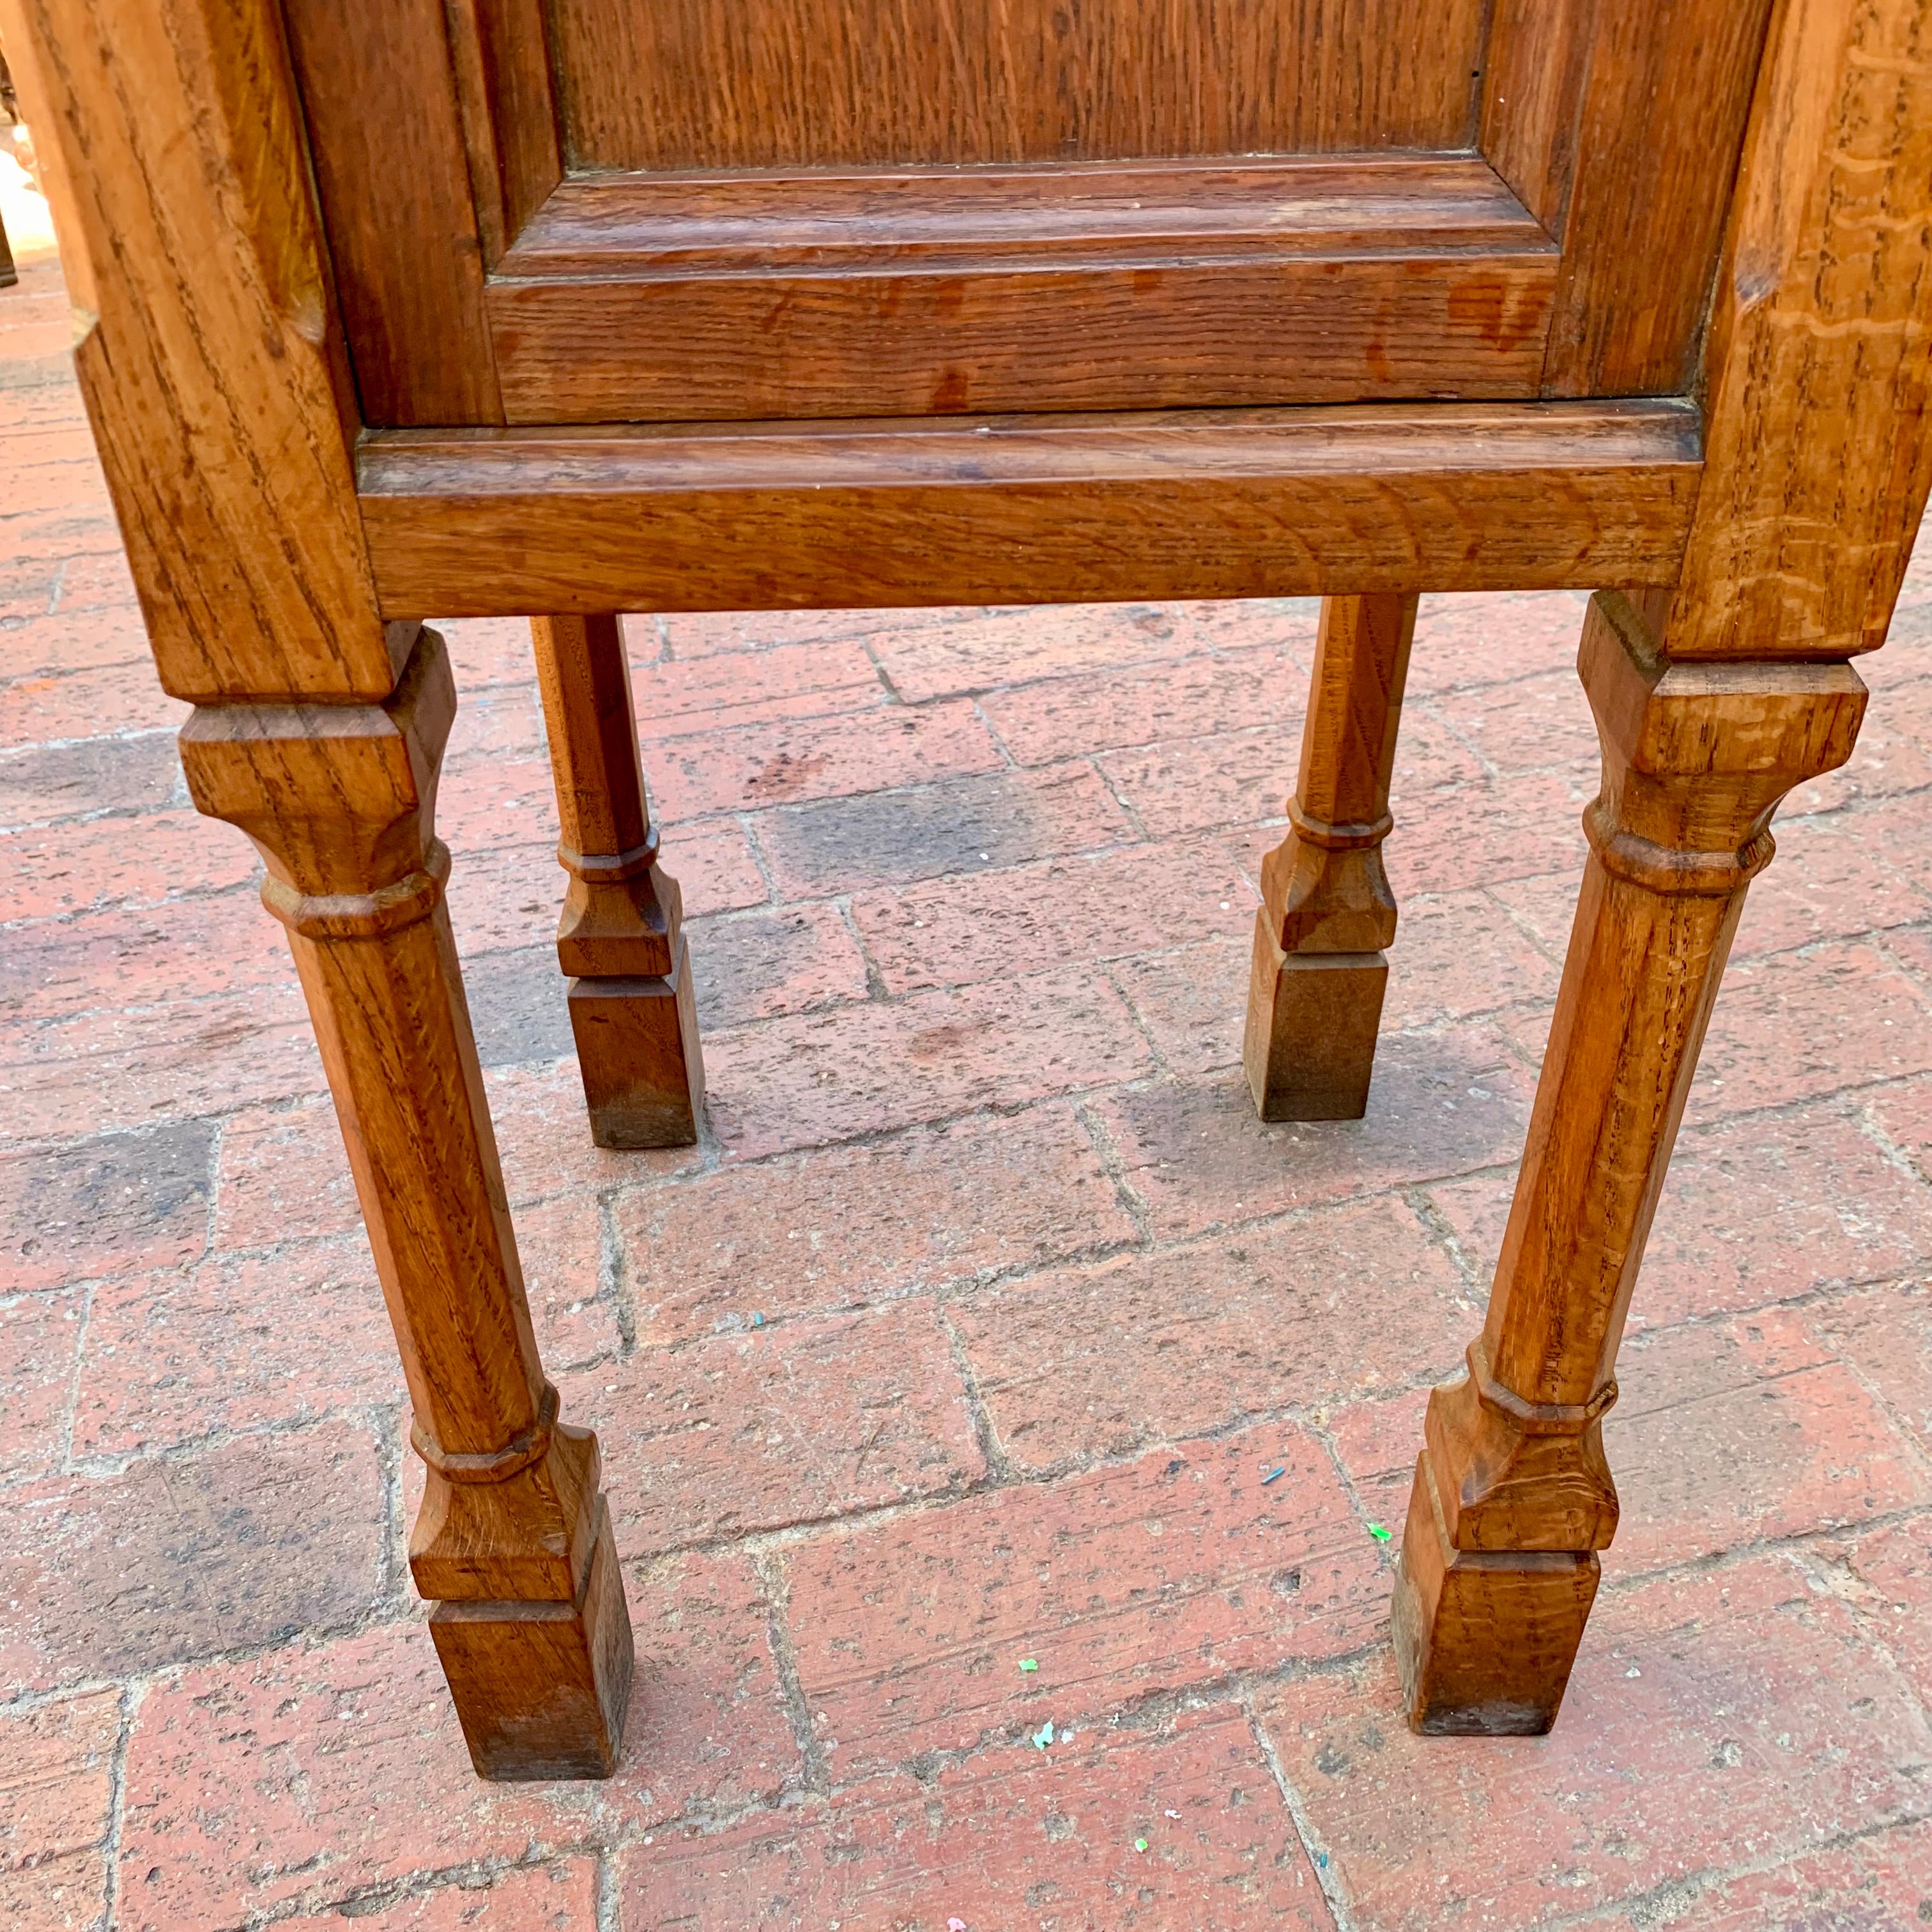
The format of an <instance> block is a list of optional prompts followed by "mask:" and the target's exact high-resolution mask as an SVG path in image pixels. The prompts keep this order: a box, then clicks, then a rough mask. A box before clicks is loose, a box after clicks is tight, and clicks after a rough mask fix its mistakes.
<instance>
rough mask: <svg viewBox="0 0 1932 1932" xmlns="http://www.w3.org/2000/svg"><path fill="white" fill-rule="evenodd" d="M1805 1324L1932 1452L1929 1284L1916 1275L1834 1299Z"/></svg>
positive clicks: (1931, 1284)
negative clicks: (1848, 1365)
mask: <svg viewBox="0 0 1932 1932" xmlns="http://www.w3.org/2000/svg"><path fill="white" fill-rule="evenodd" d="M1806 1323H1807V1325H1808V1327H1809V1328H1811V1330H1812V1331H1813V1332H1814V1334H1817V1335H1818V1336H1819V1337H1820V1338H1821V1339H1822V1340H1823V1341H1824V1342H1825V1343H1826V1344H1827V1345H1828V1346H1829V1347H1830V1348H1831V1349H1832V1351H1833V1352H1835V1354H1836V1355H1838V1356H1839V1357H1840V1358H1841V1360H1843V1361H1846V1362H1847V1363H1849V1364H1850V1365H1851V1367H1852V1368H1853V1369H1854V1370H1856V1371H1857V1373H1858V1374H1859V1375H1860V1376H1861V1377H1862V1378H1863V1379H1864V1381H1865V1382H1866V1383H1867V1385H1869V1386H1870V1388H1873V1390H1875V1391H1876V1393H1877V1394H1878V1397H1879V1400H1881V1401H1882V1402H1883V1403H1885V1406H1886V1407H1887V1409H1888V1410H1889V1411H1890V1412H1891V1414H1892V1415H1894V1416H1895V1417H1896V1418H1897V1419H1898V1421H1899V1422H1900V1424H1901V1425H1902V1426H1903V1427H1904V1428H1906V1429H1907V1430H1910V1431H1911V1433H1912V1435H1913V1436H1915V1437H1916V1438H1917V1439H1918V1442H1919V1445H1920V1446H1921V1448H1926V1449H1928V1450H1932V1282H1928V1281H1927V1280H1926V1279H1925V1277H1924V1274H1919V1275H1918V1276H1916V1277H1914V1278H1913V1279H1912V1280H1906V1281H1898V1282H1887V1283H1884V1284H1882V1286H1878V1287H1876V1288H1867V1289H1858V1290H1856V1291H1855V1292H1852V1293H1851V1294H1849V1295H1834V1296H1833V1297H1832V1299H1831V1300H1830V1301H1827V1302H1825V1303H1823V1304H1821V1305H1820V1307H1817V1309H1815V1310H1813V1311H1811V1313H1809V1314H1808V1316H1807V1317H1806Z"/></svg>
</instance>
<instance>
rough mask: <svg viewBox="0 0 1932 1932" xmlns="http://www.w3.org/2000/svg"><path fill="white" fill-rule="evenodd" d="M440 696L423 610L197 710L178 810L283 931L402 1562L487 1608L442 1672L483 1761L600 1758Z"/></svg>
mask: <svg viewBox="0 0 1932 1932" xmlns="http://www.w3.org/2000/svg"><path fill="white" fill-rule="evenodd" d="M455 709H456V694H455V684H454V682H453V681H452V679H451V676H450V673H449V660H448V657H447V655H446V652H445V651H444V649H443V644H442V640H440V638H439V637H437V635H436V634H435V633H434V631H419V632H418V634H417V637H416V644H415V647H414V649H413V652H412V654H411V655H410V658H409V660H408V662H407V665H406V667H405V668H404V673H403V677H402V679H401V682H400V683H399V684H398V686H397V688H396V690H395V692H394V693H393V694H392V695H391V696H390V697H389V698H388V699H387V700H386V701H385V702H384V703H382V704H380V705H334V706H322V705H306V706H304V705H289V706H236V705H226V706H216V707H204V708H202V709H197V710H196V712H194V714H193V716H192V717H191V718H190V719H189V721H188V722H187V725H186V726H185V727H184V728H183V730H182V733H181V760H182V763H183V765H184V767H185V769H186V770H187V778H188V785H189V789H190V792H191V793H192V795H193V799H194V802H195V805H196V808H197V809H198V810H199V811H202V812H205V813H206V814H208V816H210V817H215V818H221V819H226V820H229V822H230V823H233V824H236V825H239V826H240V827H241V828H242V829H243V830H244V831H245V832H247V833H248V835H249V837H250V838H251V839H252V840H253V841H254V844H255V845H256V847H257V850H260V853H261V854H262V856H263V861H264V862H265V864H266V866H267V868H268V877H267V880H266V882H265V883H264V884H263V890H262V896H263V903H264V904H266V906H267V907H268V908H269V910H270V911H271V912H272V913H274V914H275V916H276V917H277V918H278V919H281V922H283V924H284V926H286V927H287V929H288V933H289V943H290V947H291V950H293V953H294V955H295V960H296V969H297V971H298V972H299V974H300V975H301V978H302V990H303V992H304V993H305V995H306V996H307V998H308V1007H309V1012H310V1015H311V1018H312V1019H313V1020H314V1025H315V1031H316V1038H317V1043H318V1044H319V1045H320V1048H321V1049H322V1059H323V1069H324V1070H325V1072H326V1073H327V1075H328V1078H329V1089H330V1091H331V1093H332V1094H333V1095H334V1097H335V1106H336V1112H337V1115H338V1118H339V1119H340V1120H341V1124H342V1130H343V1139H344V1142H345V1143H346V1145H347V1148H348V1153H349V1163H350V1171H351V1172H352V1173H353V1175H354V1177H355V1181H356V1193H357V1196H358V1199H359V1200H360V1202H361V1203H362V1214H363V1218H364V1220H365V1223H366V1224H367V1226H368V1232H369V1241H370V1246H371V1250H373V1251H374V1256H375V1261H376V1271H377V1276H378V1277H379V1279H380V1281H381V1283H382V1286H383V1298H384V1300H385V1301H386V1303H387V1304H388V1307H389V1317H390V1321H391V1323H392V1325H393V1327H394V1328H395V1334H396V1340H397V1345H398V1348H399V1349H400V1350H401V1355H402V1361H403V1373H404V1380H405V1382H407V1385H408V1388H409V1392H410V1405H411V1407H412V1409H413V1411H414V1421H413V1425H412V1428H411V1440H412V1442H413V1445H414V1446H415V1448H416V1451H417V1452H418V1454H420V1455H421V1456H422V1459H423V1461H424V1462H425V1464H426V1465H427V1466H428V1473H427V1478H426V1484H425V1490H424V1495H423V1502H422V1509H421V1511H420V1512H419V1514H418V1517H417V1519H416V1526H415V1529H414V1531H413V1534H412V1536H411V1538H410V1566H411V1569H412V1571H413V1574H414V1576H415V1578H416V1586H417V1588H418V1589H419V1590H420V1591H421V1592H422V1594H423V1595H425V1597H428V1598H431V1599H432V1600H433V1601H439V1602H442V1603H452V1602H454V1603H462V1604H469V1605H472V1606H481V1609H480V1610H478V1611H477V1612H476V1613H475V1617H476V1618H478V1619H480V1621H481V1624H482V1625H484V1626H486V1627H487V1629H486V1633H485V1634H484V1635H483V1636H481V1637H478V1636H477V1635H476V1634H475V1633H472V1639H473V1642H472V1646H471V1649H470V1650H469V1652H467V1653H466V1655H467V1657H468V1658H469V1659H470V1661H473V1660H474V1657H475V1654H476V1652H475V1644H477V1643H483V1644H485V1645H486V1646H487V1660H488V1663H489V1668H488V1669H487V1670H469V1671H468V1672H467V1673H466V1672H464V1671H463V1670H458V1669H455V1668H452V1671H451V1673H450V1674H451V1681H452V1691H454V1692H455V1695H456V1698H457V1703H458V1712H459V1714H460V1715H461V1717H462V1718H463V1728H464V1730H465V1733H466V1736H468V1738H469V1742H470V1745H471V1748H472V1753H473V1754H475V1759H476V1762H477V1766H478V1769H479V1770H481V1772H484V1775H486V1776H489V1775H502V1776H526V1775H552V1776H583V1775H604V1774H605V1773H607V1772H609V1771H610V1769H611V1768H612V1766H613V1764H614V1763H615V1760H616V1748H617V1729H616V1727H618V1726H620V1725H621V1723H622V1714H623V1700H622V1694H621V1689H620V1688H619V1687H618V1686H617V1685H616V1683H615V1682H614V1681H613V1678H614V1676H622V1679H623V1682H624V1683H625V1685H628V1660H629V1638H628V1628H625V1630H624V1631H622V1632H619V1631H617V1630H616V1628H615V1625H616V1624H617V1623H622V1622H625V1611H624V1607H623V1598H622V1592H621V1590H620V1591H618V1592H616V1594H615V1595H614V1596H613V1595H612V1593H611V1592H610V1591H609V1590H608V1589H605V1590H604V1592H602V1594H601V1596H595V1597H593V1595H592V1593H591V1592H590V1577H591V1573H592V1568H593V1565H594V1559H595V1558H596V1556H597V1555H598V1548H599V1545H600V1542H601V1543H602V1544H607V1543H608V1540H609V1525H608V1520H607V1515H606V1514H605V1513H604V1511H603V1509H602V1507H601V1500H600V1498H599V1495H598V1453H597V1444H596V1440H595V1437H594V1436H591V1435H590V1434H589V1433H587V1432H586V1431H584V1430H573V1429H568V1428H566V1427H564V1426H563V1425H562V1424H560V1423H559V1422H558V1421H557V1419H556V1391H555V1390H554V1389H553V1388H550V1386H549V1385H547V1383H546V1382H545V1381H544V1376H543V1370H542V1367H541V1364H540V1363H539V1361H538V1357H537V1348H536V1341H535V1335H534V1334H533V1332H532V1328H531V1325H530V1313H529V1302H528V1300H527V1298H526V1295H525V1294H524V1290H523V1277H522V1274H521V1272H520V1269H519V1268H518V1265H517V1249H516V1241H515V1238H514V1235H513V1233H512V1232H511V1226H510V1217H509V1213H508V1209H507V1208H506V1207H505V1202H504V1190H503V1181H502V1171H501V1169H500V1166H499V1163H498V1160H497V1154H496V1141H495V1138H494V1136H493V1133H492V1132H491V1130H490V1116H489V1111H488V1108H487V1103H486V1102H485V1100H484V1092H483V1077H482V1070H481V1067H480V1066H479V1064H478V1060H477V1056H476V1046H475V1039H474V1037H473V1036H472V1032H471V1030H470V1024H469V1010H468V1007H467V1006H466V1003H465V1001H464V998H463V981H462V977H461V974H460V971H459V970H458V965H457V960H456V945H455V939H454V938H453V937H452V934H451V931H450V925H449V909H448V907H447V905H446V903H445V901H444V896H443V888H444V884H445V882H446V880H447V878H448V876H449V853H448V852H447V850H445V848H444V847H443V845H442V844H441V843H440V841H439V840H438V839H437V838H436V836H435V832H434V826H433V823H432V817H433V813H434V804H435V795H436V780H437V769H438V767H439V766H440V763H441V760H442V756H443V746H444V745H445V743H446V741H447V739H448V736H449V727H450V723H451V721H452V718H454V716H455ZM605 1560H606V1561H608V1560H609V1558H608V1554H607V1553H606V1557H605ZM438 1643H439V1647H440V1648H443V1647H444V1646H443V1640H442V1638H440V1637H439V1639H438ZM559 1646H560V1647H561V1649H562V1652H564V1653H565V1654H566V1656H565V1658H564V1659H563V1660H562V1661H560V1660H559ZM446 1655H447V1652H446ZM600 1673H601V1675H600ZM585 1685H590V1686H592V1689H593V1691H595V1690H596V1689H597V1688H598V1687H600V1686H601V1690H602V1691H603V1692H604V1693H605V1694H591V1695H587V1696H586V1695H585V1694H583V1686H585ZM566 1709H567V1712H568V1716H567V1717H563V1716H560V1715H559V1714H560V1712H562V1711H565V1710H566Z"/></svg>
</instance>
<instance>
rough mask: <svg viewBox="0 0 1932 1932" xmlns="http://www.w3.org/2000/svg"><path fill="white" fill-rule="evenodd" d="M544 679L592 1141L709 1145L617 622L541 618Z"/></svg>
mask: <svg viewBox="0 0 1932 1932" xmlns="http://www.w3.org/2000/svg"><path fill="white" fill-rule="evenodd" d="M530 629H531V631H532V634H533V635H534V637H535V643H536V654H537V676H538V682H540V684H541V686H542V688H543V704H544V724H545V727H546V728H547V730H548V732H549V734H550V764H551V767H552V769H553V771H554V772H555V773H556V805H557V814H558V816H559V817H560V818H561V820H562V824H563V838H562V843H561V844H559V846H558V847H557V857H558V859H559V860H560V861H561V862H562V865H563V868H564V869H565V871H567V872H568V873H569V874H570V889H569V891H568V893H567V894H566V895H565V898H564V904H563V917H562V920H561V921H560V922H559V925H558V927H557V934H556V956H557V959H558V962H559V964H560V965H562V968H563V970H564V971H565V972H566V973H568V974H571V975H573V976H574V977H572V979H571V986H570V1023H571V1031H572V1032H573V1033H574V1034H575V1036H576V1039H577V1064H578V1066H579V1067H580V1069H581V1070H582V1072H583V1093H584V1098H585V1099H586V1100H587V1101H588V1102H589V1106H590V1132H591V1137H592V1139H594V1140H595V1142H596V1143H597V1145H598V1146H599V1147H607V1148H654V1147H685V1146H688V1145H690V1143H691V1142H693V1141H694V1140H696V1139H697V1115H698V1111H699V1109H700V1108H702V1107H703V1104H704V1061H703V1055H702V1054H701V1053H700V1051H699V1048H698V1044H697V1004H696V1001H695V1000H694V998H693V995H692V993H691V955H690V950H689V949H688V947H686V945H685V941H684V935H683V934H682V932H680V930H679V923H680V920H681V918H682V910H683V905H682V898H680V896H679V892H678V889H677V881H676V880H675V879H673V878H670V877H667V875H666V874H665V873H664V871H663V870H662V869H661V868H660V867H659V865H658V835H657V833H656V832H655V831H654V830H653V829H652V826H651V821H650V813H649V808H648V807H647V806H646V805H645V802H644V781H643V772H642V771H641V769H640V766H639V763H638V758H637V721H636V718H635V717H634V715H633V713H632V712H631V671H630V665H629V664H628V661H627V660H626V658H625V654H624V638H623V633H622V630H621V628H619V623H618V620H617V619H616V618H615V617H613V616H605V617H537V618H533V619H532V620H531V623H530Z"/></svg>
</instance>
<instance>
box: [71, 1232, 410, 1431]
mask: <svg viewBox="0 0 1932 1932" xmlns="http://www.w3.org/2000/svg"><path fill="white" fill-rule="evenodd" d="M401 1395H402V1371H401V1368H400V1367H398V1363H397V1360H396V1349H395V1340H394V1339H393V1337H392V1334H391V1333H390V1329H389V1316H388V1315H387V1314H386V1313H385V1311H384V1309H383V1295H382V1290H381V1289H380V1288H379V1287H378V1286H377V1283H376V1271H375V1264H374V1262H372V1261H371V1259H370V1258H369V1248H368V1243H367V1242H366V1241H364V1240H363V1239H362V1238H361V1236H360V1235H350V1236H346V1237H344V1238H341V1239H338V1240H335V1241H303V1242H298V1243H295V1244H292V1245H290V1247H288V1248H287V1249H285V1250H278V1251H272V1252H270V1253H265V1254H260V1255H256V1256H248V1257H245V1258H243V1259H237V1260H229V1259H215V1260H212V1261H208V1262H204V1263H202V1265H201V1266H200V1267H199V1268H193V1269H188V1270H180V1269H172V1268H171V1269H167V1270H164V1271H157V1272H155V1273H153V1274H129V1275H124V1276H118V1277H115V1279H113V1280H110V1281H104V1282H103V1283H101V1285H100V1286H98V1288H97V1289H95V1295H94V1304H93V1308H92V1313H91V1315H90V1316H89V1322H88V1331H87V1342H86V1350H85V1352H84V1354H83V1358H82V1361H81V1366H80V1379H79V1385H78V1388H77V1394H76V1397H75V1401H74V1454H76V1455H77V1456H83V1457H86V1456H127V1455H133V1454H140V1453H143V1452H146V1453H152V1452H153V1451H157V1450H160V1449H166V1448H170V1447H172V1445H175V1444H178V1443H181V1442H192V1441H194V1440H195V1439H197V1438H199V1437H201V1436H205V1435H207V1434H208V1433H210V1432H211V1431H214V1430H249V1429H259V1428H260V1427H263V1426H264V1425H266V1424H286V1423H290V1422H299V1421H308V1420H311V1419H312V1418H316V1417H318V1416H322V1415H328V1414H329V1413H330V1412H332V1411H335V1410H338V1409H352V1408H361V1407H363V1406H374V1405H380V1404H385V1403H395V1402H397V1401H398V1400H401Z"/></svg>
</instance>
